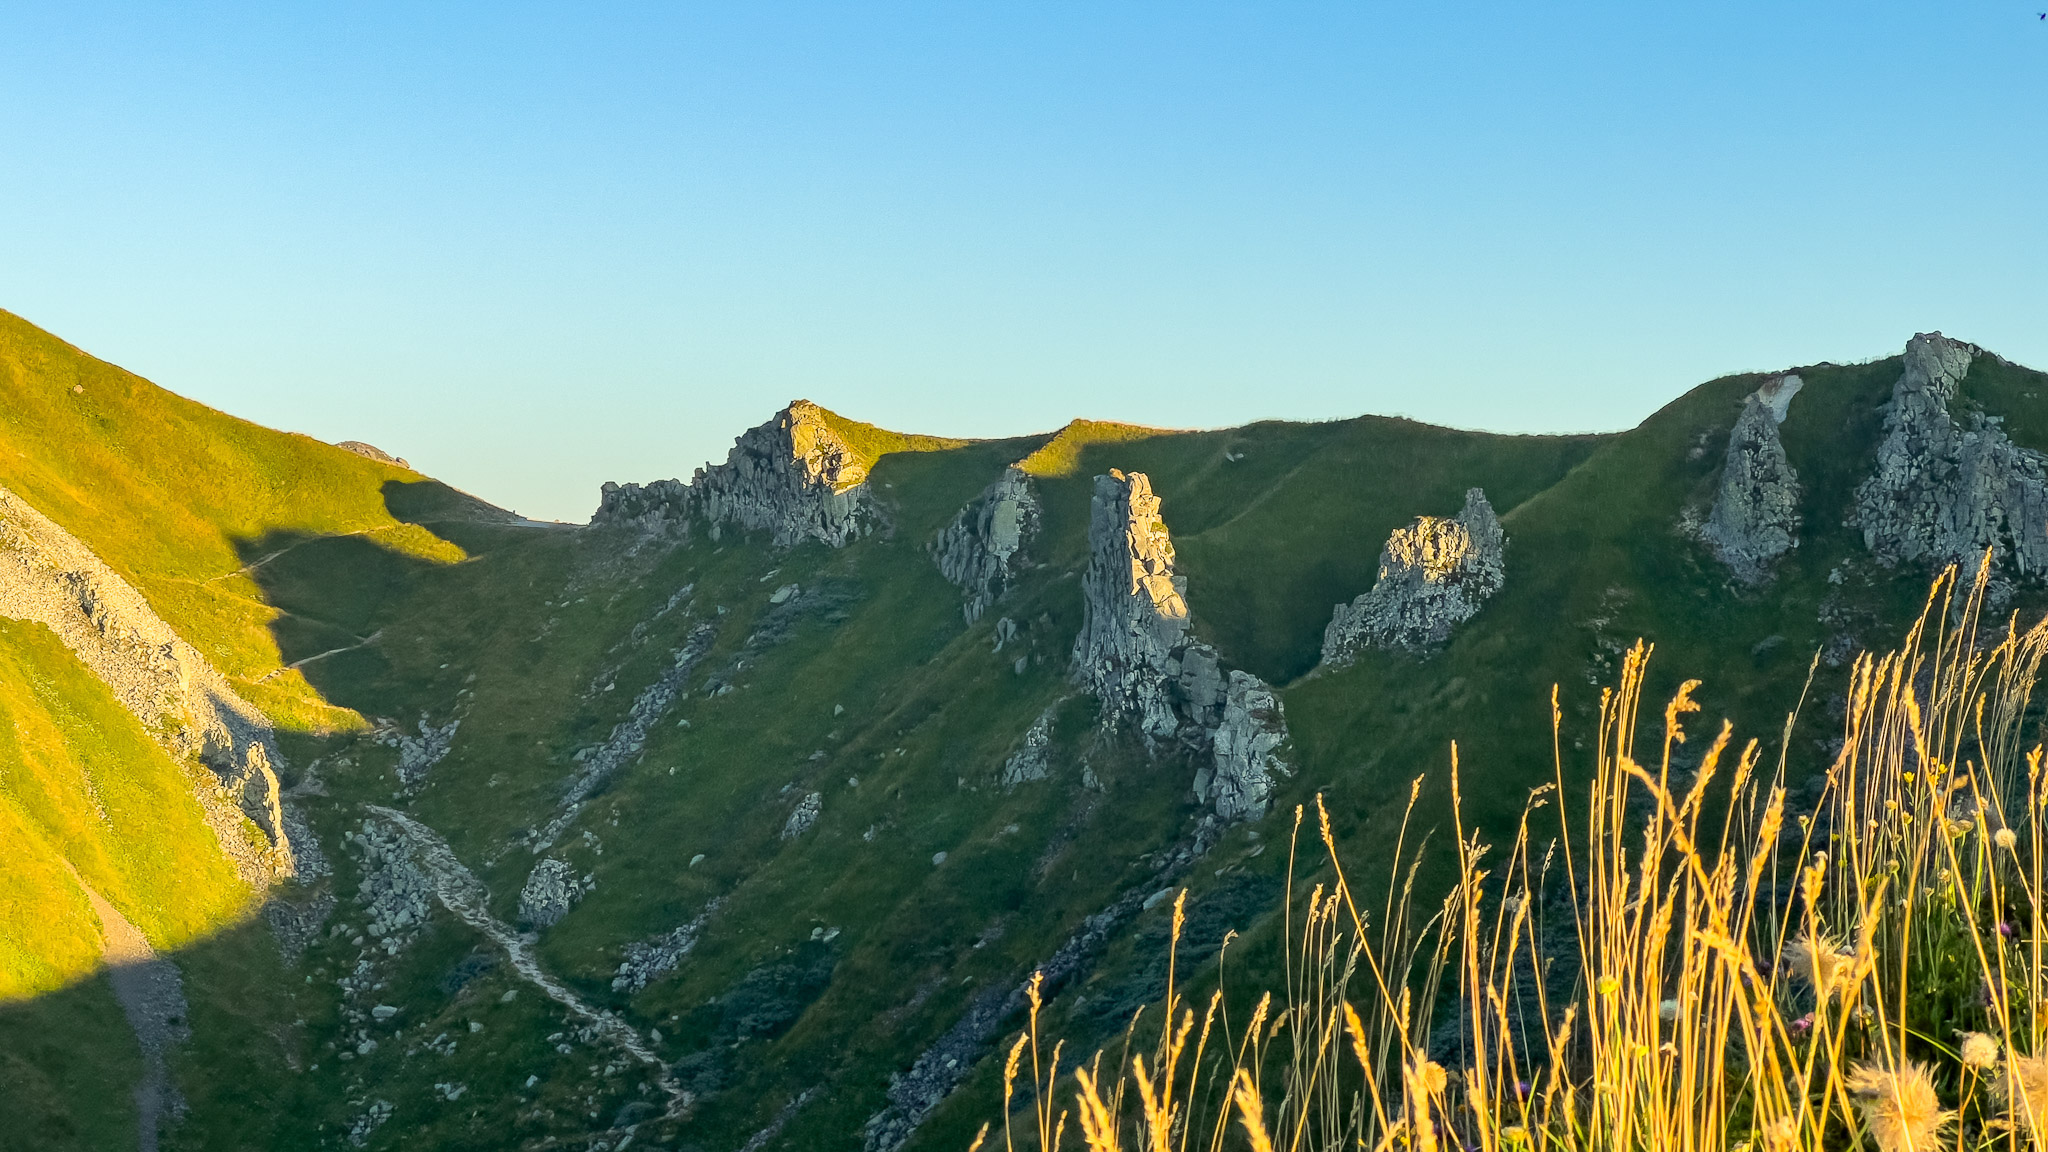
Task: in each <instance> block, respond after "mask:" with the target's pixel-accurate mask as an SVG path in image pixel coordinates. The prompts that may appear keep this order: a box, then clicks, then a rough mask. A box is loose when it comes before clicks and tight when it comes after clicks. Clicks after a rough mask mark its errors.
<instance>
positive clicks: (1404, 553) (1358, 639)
mask: <svg viewBox="0 0 2048 1152" xmlns="http://www.w3.org/2000/svg"><path fill="white" fill-rule="evenodd" d="M1506 549H1507V535H1506V533H1504V532H1502V531H1501V526H1500V520H1499V518H1498V517H1496V516H1495V515H1494V514H1493V505H1491V504H1489V503H1487V501H1486V493H1485V492H1483V491H1481V490H1480V489H1477V488H1473V489H1469V490H1467V491H1466V493H1465V507H1464V508H1463V510H1461V511H1460V512H1459V513H1458V515H1457V516H1455V517H1451V518H1444V517H1437V516H1422V517H1418V518H1417V519H1416V521H1415V523H1413V524H1411V525H1409V526H1408V527H1406V528H1397V529H1395V530H1394V532H1393V534H1392V535H1390V536H1388V537H1387V546H1386V547H1385V548H1384V549H1383V550H1381V552H1380V574H1379V579H1378V580H1377V581H1376V582H1374V584H1373V586H1372V590H1371V591H1369V592H1367V593H1365V594H1364V595H1362V596H1360V597H1358V598H1357V599H1356V600H1353V601H1352V602H1351V603H1349V604H1339V605H1337V607H1336V610H1335V611H1334V612H1332V613H1331V617H1330V625H1329V627H1328V628H1326V629H1324V631H1323V660H1324V662H1325V663H1329V664H1336V665H1343V664H1348V663H1350V662H1351V661H1352V660H1353V659H1355V658H1356V657H1357V655H1358V653H1359V652H1360V651H1361V650H1363V649H1365V648H1389V649H1395V648H1398V649H1405V650H1407V651H1411V652H1427V651H1430V650H1432V649H1435V648H1437V647H1439V646H1441V645H1442V644H1443V643H1444V641H1446V640H1448V639H1450V635H1451V629H1453V628H1455V627H1456V626H1458V625H1459V624H1462V623H1464V622H1465V621H1467V620H1469V619H1471V618H1472V617H1473V615H1474V614H1476V613H1477V612H1478V611H1479V606H1480V605H1481V604H1482V603H1484V602H1485V601H1486V599H1487V597H1489V596H1492V595H1493V594H1494V593H1495V592H1498V591H1500V587H1501V584H1502V582H1503V581H1504V580H1505V579H1506V570H1505V568H1504V567H1503V554H1504V553H1505V551H1506Z"/></svg>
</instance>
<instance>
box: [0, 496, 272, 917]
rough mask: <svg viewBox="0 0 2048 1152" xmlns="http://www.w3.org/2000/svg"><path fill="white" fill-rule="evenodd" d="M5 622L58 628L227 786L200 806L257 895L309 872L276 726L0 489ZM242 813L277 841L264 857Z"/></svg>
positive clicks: (0, 612)
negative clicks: (286, 792) (292, 818)
mask: <svg viewBox="0 0 2048 1152" xmlns="http://www.w3.org/2000/svg"><path fill="white" fill-rule="evenodd" d="M0 616H7V617H11V618H13V619H16V620H29V621H33V622H35V623H38V624H43V625H46V626H47V627H49V628H50V630H51V631H53V632H55V633H56V634H57V636H58V638H59V639H60V640H62V641H63V642H64V646H65V647H67V648H69V649H71V651H72V652H73V653H74V654H75V655H76V656H77V657H78V659H79V661H80V662H82V663H83V664H84V665H85V666H86V668H87V669H89V670H90V671H91V672H92V674H93V675H94V676H96V677H98V678H99V679H100V680H101V681H102V682H104V683H105V684H106V685H107V687H108V688H109V689H111V690H112V691H113V693H114V698H115V699H117V700H119V701H120V702H121V706H122V707H123V708H126V709H127V710H128V711H129V712H130V713H131V714H133V715H134V716H135V718H136V719H137V720H140V721H141V722H142V726H143V727H144V728H146V729H148V730H149V731H150V733H151V734H152V735H153V736H155V737H156V738H157V739H158V740H159V742H160V743H162V744H163V745H164V746H165V747H166V748H167V749H168V750H169V751H170V752H171V753H172V754H173V755H176V756H178V757H180V758H183V757H188V756H196V757H197V758H198V759H199V760H200V762H201V763H203V764H205V765H206V766H207V767H208V768H209V769H211V770H212V772H213V774H214V776H215V778H216V779H217V780H218V781H219V790H218V794H217V795H216V794H213V793H212V791H211V790H202V792H201V794H200V797H199V799H200V803H201V805H202V807H204V808H205V810H206V813H207V820H208V823H209V824H211V825H212V826H213V829H214V833H215V835H216V837H217V838H218V839H219V841H220V845H221V848H222V850H223V851H224V852H226V853H227V854H228V855H229V856H230V857H231V858H233V859H234V860H235V862H236V864H237V865H238V867H239V869H240V871H241V873H242V876H243V879H245V880H248V881H249V882H250V883H252V884H253V885H254V886H256V887H257V888H263V887H266V886H267V884H268V882H269V880H270V879H272V878H273V877H284V876H292V875H296V874H298V872H299V870H300V861H299V860H298V859H297V858H296V857H295V856H294V854H293V848H292V839H291V833H290V831H289V829H288V827H287V821H286V816H285V812H284V807H283V797H282V795H281V794H280V792H279V789H278V780H277V773H276V770H275V765H277V764H279V763H280V762H281V760H280V758H279V756H278V752H277V745H276V742H275V741H274V740H273V738H272V735H271V728H270V722H269V721H268V720H266V719H265V718H264V716H263V714H262V713H261V712H259V711H257V710H256V707H255V706H254V705H252V704H250V703H249V702H248V701H246V700H244V699H242V698H241V696H240V695H239V694H237V693H236V692H235V690H234V688H233V686H231V685H230V684H229V683H228V680H227V678H226V677H224V676H222V675H221V674H220V673H219V672H218V671H216V670H215V669H214V667H213V666H212V665H211V664H209V663H207V661H206V658H205V657H204V656H202V655H200V654H199V652H198V650H197V649H195V648H193V647H192V646H191V645H190V644H187V643H185V641H184V640H182V639H180V638H179V637H178V634H177V633H176V632H175V631H173V630H172V628H171V626H170V625H169V624H166V623H165V622H164V621H163V619H162V618H161V617H159V616H158V615H157V614H156V612H155V611H154V610H153V609H151V608H150V606H149V602H148V601H147V600H144V599H143V597H142V594H141V593H140V592H137V591H136V590H135V588H134V586H133V585H131V584H129V583H128V582H127V581H126V580H123V579H122V578H121V577H120V576H119V575H117V574H116V573H115V572H114V570H113V569H111V568H109V567H107V566H106V565H105V564H103V563H101V562H100V559H99V557H97V556H95V555H93V553H92V550H91V549H90V548H87V547H86V546H85V545H84V544H83V543H81V542H80V541H79V540H78V539H77V538H76V537H74V536H72V535H71V534H70V533H69V532H66V531H65V530H64V529H62V528H60V527H58V526H57V524H56V523H55V522H54V521H52V520H50V519H49V518H48V517H46V516H44V515H43V514H42V513H40V512H38V511H36V510H35V509H34V508H32V507H30V506H29V505H28V503H27V502H26V501H24V500H22V499H21V498H20V497H19V496H16V495H15V494H14V493H13V492H11V491H8V490H7V489H5V488H0ZM235 808H239V810H240V812H241V813H242V814H245V815H246V816H248V818H249V820H251V821H253V822H254V823H255V825H256V827H257V828H258V829H260V830H261V831H262V833H263V835H264V836H265V837H267V838H268V840H269V842H270V847H269V849H268V851H267V852H264V853H260V854H258V853H257V852H255V851H254V850H253V849H251V848H250V847H249V845H248V837H247V836H246V835H245V834H244V833H243V832H242V831H241V829H243V828H246V827H247V825H246V824H243V823H242V822H241V821H240V820H239V819H237V818H236V817H235V816H234V814H233V812H234V809H235Z"/></svg>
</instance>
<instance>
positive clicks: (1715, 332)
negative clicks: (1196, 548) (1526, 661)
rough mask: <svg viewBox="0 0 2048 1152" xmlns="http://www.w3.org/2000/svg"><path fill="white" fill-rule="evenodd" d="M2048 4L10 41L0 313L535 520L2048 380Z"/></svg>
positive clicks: (301, 17) (690, 19) (228, 18)
mask: <svg viewBox="0 0 2048 1152" xmlns="http://www.w3.org/2000/svg"><path fill="white" fill-rule="evenodd" d="M2043 6H2048V0H2022V2H2018V3H2013V2H2006V0H1984V2H1972V0H1965V2H1956V0H1949V2H1946V3H1934V2H1928V3H1885V2H1881V0H1880V2H1866V3H1856V4H1846V3H1805V4H1783V3H1779V4H1749V3H1715V4H1705V5H1669V4H1654V3H1650V4H1646V3H1642V2H1640V0H1638V2H1635V3H1628V4H1622V3H1595V2H1584V3H1572V2H1565V3H1546V4H1528V3H1520V4H1508V3H1456V2H1451V3H1430V4H1422V3H1393V2H1377V0H1355V2H1351V3H1334V4H1320V3H1291V2H1286V0H1267V2H1265V3H1258V4H1252V3H1245V4H1209V3H1198V2H1190V0H1181V2H1176V3H1159V4H1114V3H1112V4H1104V3H1099V2H1098V3H1087V4H1081V3H1072V4H1062V3H1031V4H1015V3H1000V2H996V3H972V4H929V5H917V4H881V3H875V4H782V3H746V4H729V5H723V6H704V5H685V4H663V5H645V6H636V5H622V4H603V3H584V4H561V5H555V6H542V5H517V4H488V5H484V4H478V5H431V4H402V5H401V4H391V5H378V4H352V5H348V6H345V7H343V6H326V5H314V4H304V5H297V4H294V5H262V6H254V5H251V6H246V7H236V6H228V5H205V4H178V5H170V4H161V3H153V4H132V5H129V4H94V3H89V2H87V3H66V4H61V5H58V4H47V5H45V4H36V3H10V4H8V5H6V6H4V7H0V47H4V53H5V56H4V58H5V61H6V63H5V65H4V66H0V220H4V221H5V224H4V227H0V307H4V308H7V309H9V310H11V311H15V312H18V313H20V314H22V315H23V316H26V317H27V318H29V319H30V320H32V321H35V322H36V323H39V324H41V325H43V326H44V327H47V328H49V329H51V330H53V331H55V332H57V333H58V334H59V335H61V336H64V337H65V338H67V339H69V340H71V341H73V342H75V343H77V344H79V345H80V346H82V347H84V348H86V349H87V350H88V351H91V352H93V353H95V354H98V355H100V356H103V357H105V358H107V359H110V360H113V361H115V362H117V363H120V364H122V365H124V366H126V367H128V368H131V369H133V370H135V371H137V372H140V373H141V374H143V375H145V376H148V377H150V378H151V379H153V380H156V381H157V382H158V383H161V384H163V385H165V386H167V387H170V388H173V389H175V390H177V391H179V392H182V393H185V394H187V395H190V396H194V397H197V398H199V399H202V400H204V401H206V402H208V403H211V404H214V405H217V406H219V407H221V408H225V409H227V410H229V411H232V412H235V413H237V414H240V415H243V416H247V417H249V418H251V419H255V420H260V421H262V422H264V423H267V424H272V425H276V426H279V427H284V428H290V429H295V430H299V431H304V432H308V433H311V434H313V435H316V436H319V437H322V438H323V439H329V440H340V439H351V438H354V439H364V440H369V441H371V442H373V443H376V444H379V445H380V446H382V447H384V448H386V449H388V450H390V451H392V452H395V453H397V454H399V455H403V456H407V457H409V458H410V459H411V460H412V461H413V463H414V464H415V465H417V466H419V467H421V468H423V469H425V470H427V471H429V472H431V473H433V474H435V475H437V476H440V477H442V478H444V479H446V480H448V481H450V482H452V483H454V484H457V485H458V486H461V487H463V488H466V489H468V490H470V491H473V492H475V493H477V494H479V495H482V496H485V497H487V498H489V499H492V500H495V501H497V502H499V503H502V504H506V505H508V506H511V507H514V508H517V509H519V510H520V511H522V512H526V513H528V514H530V515H536V516H544V517H557V518H565V519H575V520H581V519H583V518H585V517H587V516H588V514H589V512H590V510H591V509H592V508H593V507H594V506H595V503H596V494H597V486H598V484H599V483H600V482H601V481H603V480H607V479H618V480H630V479H638V480H646V479H653V478H658V477H666V476H674V475H682V476H687V475H688V474H689V472H690V470H691V469H692V468H693V467H695V466H696V465H697V464H699V463H701V462H703V461H704V460H706V459H712V458H722V457H723V455H724V452H725V448H726V447H727V446H728V445H729V443H730V441H731V438H732V436H733V435H734V434H736V433H737V432H738V431H740V430H741V429H742V428H744V427H747V426H749V425H751V424H754V423H758V422H759V421H760V420H762V419H764V418H765V417H766V416H767V415H768V414H769V413H771V412H772V411H773V410H774V409H775V408H777V407H779V406H780V405H781V404H782V403H783V402H784V401H786V400H788V399H790V398H792V397H796V396H807V397H809V398H811V399H814V400H817V401H819V402H820V403H823V404H826V405H828V406H830V407H833V408H835V409H838V410H840V411H843V412H845V413H847V414H849V415H852V416H856V417H860V418H863V419H868V420H872V421H874V422H876V423H880V424H884V425H888V426H892V427H898V428H903V429H906V430H913V431H927V432H938V433H947V434H953V435H1002V434H1012V433H1021V432H1025V431H1030V430H1035V429H1048V428H1051V427H1054V426H1056V425H1058V424H1060V423H1062V422H1064V421H1066V420H1067V419H1069V418H1071V417H1074V416H1080V415H1086V416H1091V417H1097V418H1106V419H1122V420H1134V421H1140V422H1144V423H1153V424H1170V425H1176V426H1214V425H1223V424H1232V423H1239V422H1243V421H1247V420H1252V419H1258V418H1265V417H1281V418H1294V419H1319V418H1329V417H1338V416H1348V415H1355V414H1358V413H1361V412H1380V413H1392V414H1402V415H1409V416H1414V417H1417V418H1419V419H1424V420H1431V421H1437V422H1442V423H1449V424H1456V425H1461V426H1467V427H1482V428H1491V429H1499V430H1509V431H1551V430H1581V429H1612V428H1621V427H1626V426H1628V425H1631V424H1633V423H1635V422H1636V421H1638V420H1640V419H1641V418H1642V417H1643V416H1645V415H1647V414H1648V413H1649V412H1651V411H1652V410H1654V409H1655V408H1656V407H1658V406H1659V405H1661V404H1662V403H1664V402H1665V401H1667V400H1669V399H1670V398H1672V397H1673V396H1676V395H1677V394H1679V393H1680V392H1682V391H1683V390H1684V389H1686V388H1687V387H1689V386H1691V385H1693V384H1695V383H1698V382H1699V381H1701V380H1704V379H1708V378H1710V377H1712V376H1714V375H1716V374H1719V373H1723V372H1728V371H1736V370H1744V369H1769V368H1775V367H1781V366H1785V365H1788V364H1793V363H1802V362H1811V361H1815V360H1822V359H1835V360H1853V359H1863V358H1868V357H1872V356H1878V355H1883V354H1886V353H1888V352H1890V351H1893V350H1895V349H1897V348H1898V347H1899V346H1901V345H1902V344H1903V343H1904V341H1905V339H1906V337H1907V336H1908V335H1910V334H1911V333H1912V332H1914V331H1916V330H1919V329H1927V328H1941V329H1943V330H1944V331H1947V332H1949V333H1950V334H1951V335H1956V336H1960V337H1962V338H1965V339H1969V340H1974V341H1977V342H1979V343H1981V344H1984V345H1986V346H1987V347H1990V348H1992V349H1994V350H1996V351H1999V352H2001V353H2003V354H2005V355H2007V356H2009V357H2012V358H2014V359H2018V360H2021V361H2023V362H2027V363H2031V364H2034V365H2036V366H2040V367H2048V21H2041V20H2038V19H2036V13H2037V11H2038V9H2039V8H2040V7H2043Z"/></svg>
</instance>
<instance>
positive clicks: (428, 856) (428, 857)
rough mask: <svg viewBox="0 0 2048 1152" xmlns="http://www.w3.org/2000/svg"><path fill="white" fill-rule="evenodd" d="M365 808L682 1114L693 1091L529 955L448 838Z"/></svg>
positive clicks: (519, 964)
mask: <svg viewBox="0 0 2048 1152" xmlns="http://www.w3.org/2000/svg"><path fill="white" fill-rule="evenodd" d="M363 807H364V808H365V809H367V810H368V811H371V812H374V813H376V814H377V815H378V816H380V817H382V818H383V819H385V820H388V821H390V822H391V823H392V824H393V825H394V826H396V827H397V828H398V829H399V830H400V831H402V832H404V833H405V836H406V839H407V840H409V841H410V842H411V844H412V848H413V853H414V855H415V857H416V858H417V859H418V861H419V863H420V865H421V866H422V867H423V868H424V869H425V871H426V873H427V876H428V879H429V880H431V881H432V882H433V885H434V895H435V896H436V897H437V898H438V899H439V900H440V901H441V903H442V905H443V906H445V907H446V908H447V909H448V911H450V912H453V913H454V914H455V916H456V918H457V919H459V920H461V921H462V922H463V923H465V924H467V925H469V926H470V927H472V928H474V929H476V930H477V931H479V932H481V933H483V934H484V935H485V936H488V937H490V938H491V940H493V941H495V942H496V943H497V945H498V947H500V948H503V949H504V950H505V955H506V957H507V958H508V959H510V960H511V961H512V968H513V970H514V971H516V972H518V973H519V975H520V976H521V977H522V978H524V979H525V980H526V982H527V983H529V984H532V985H533V986H534V987H536V988H538V989H540V990H541V991H542V992H544V993H546V994H547V996H548V998H549V999H551V1000H553V1001H555V1002H556V1003H557V1004H560V1005H561V1006H562V1007H564V1008H567V1009H568V1010H569V1011H570V1012H572V1013H574V1014H575V1015H577V1016H579V1017H581V1018H582V1019H584V1020H586V1021H588V1022H589V1023H590V1025H591V1027H592V1028H594V1029H595V1030H596V1031H597V1033H598V1035H600V1036H603V1037H604V1038H605V1039H606V1040H608V1041H610V1042H611V1043H612V1044H613V1045H615V1046H617V1047H618V1048H619V1049H620V1050H622V1051H624V1052H625V1053H626V1054H627V1055H629V1056H631V1057H632V1058H633V1059H634V1060H636V1061H638V1062H640V1063H641V1064H644V1065H646V1066H648V1067H650V1068H652V1069H654V1070H655V1082H656V1083H657V1084H659V1085H660V1087H661V1090H662V1092H663V1093H665V1094H666V1095H667V1096H668V1099H669V1114H670V1115H671V1116H676V1115H680V1114H681V1113H682V1111H683V1110H684V1109H685V1108H687V1107H689V1105H690V1101H691V1096H690V1093H689V1092H687V1091H685V1090H684V1089H683V1088H682V1087H681V1086H680V1085H678V1084H677V1083H676V1082H675V1079H674V1078H673V1077H671V1076H670V1075H669V1071H668V1065H667V1064H666V1063H664V1062H663V1061H662V1059H661V1057H660V1056H659V1055H657V1054H656V1053H655V1051H654V1049H652V1048H650V1047H648V1044H647V1041H646V1039H645V1038H644V1037H642V1036H641V1035H640V1033H639V1032H637V1031H635V1030H634V1029H633V1028H632V1027H631V1026H630V1025H628V1024H627V1023H626V1022H625V1021H623V1020H621V1019H619V1018H618V1017H617V1016H614V1015H612V1014H611V1013H609V1012H599V1011H597V1010H596V1009H594V1008H592V1007H591V1006H590V1005H588V1004H586V1003H584V1002H583V999H582V998H581V997H579V996H577V995H576V993H574V992H572V991H570V990H569V989H568V988H565V987H563V986H562V985H561V984H560V983H559V982H557V981H556V980H555V979H554V978H553V977H552V976H549V975H548V974H547V973H546V972H545V971H543V970H542V969H541V966H540V963H539V962H538V961H536V960H535V959H534V958H533V950H532V947H531V942H530V941H529V940H528V939H527V938H526V937H525V936H522V935H520V934H519V933H517V932H515V931H513V930H512V929H511V928H510V927H509V926H507V925H506V924H505V923H504V922H503V921H500V920H499V919H498V918H497V917H495V916H492V915H491V912H490V892H489V891H488V890H487V889H485V888H484V885H483V882H482V881H480V880H478V879H477V878H476V876H475V874H474V873H472V872H470V870H469V869H468V868H466V867H464V866H463V863H462V861H461V860H459V859H457V858H456V856H455V853H454V852H453V851H452V850H450V849H449V847H448V844H447V842H446V841H444V840H442V839H441V837H440V836H439V835H438V834H436V833H435V831H434V830H433V829H432V828H429V827H427V826H426V825H425V824H422V823H420V822H419V821H417V820H414V819H413V818H412V817H410V816H407V815H406V814H405V813H403V812H400V811H397V810H396V809H392V808H386V807H384V806H382V805H380V804H366V805H364V806H363Z"/></svg>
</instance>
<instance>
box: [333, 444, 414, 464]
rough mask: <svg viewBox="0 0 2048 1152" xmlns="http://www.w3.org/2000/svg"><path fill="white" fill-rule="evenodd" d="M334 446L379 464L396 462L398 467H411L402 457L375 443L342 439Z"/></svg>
mask: <svg viewBox="0 0 2048 1152" xmlns="http://www.w3.org/2000/svg"><path fill="white" fill-rule="evenodd" d="M335 447H336V448H340V449H342V450H343V451H347V452H353V453H355V454H356V455H358V456H362V457H366V458H368V459H371V460H375V461H376V462H377V463H379V464H396V465H398V466H399V467H400V468H410V467H412V465H410V464H407V463H406V462H405V460H404V458H403V457H399V456H393V455H392V454H391V453H389V452H386V451H385V450H383V449H382V448H379V447H377V446H376V445H375V444H365V443H363V442H362V441H361V440H343V441H342V442H341V443H339V444H336V445H335Z"/></svg>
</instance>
